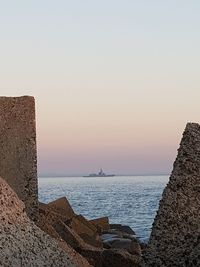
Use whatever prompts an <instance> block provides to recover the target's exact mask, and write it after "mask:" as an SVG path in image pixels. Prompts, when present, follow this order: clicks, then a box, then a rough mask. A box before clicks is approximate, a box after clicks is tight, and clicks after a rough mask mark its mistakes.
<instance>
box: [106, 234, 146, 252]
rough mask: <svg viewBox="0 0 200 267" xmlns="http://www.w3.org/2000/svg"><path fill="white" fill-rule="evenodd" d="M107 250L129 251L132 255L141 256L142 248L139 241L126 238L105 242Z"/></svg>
mask: <svg viewBox="0 0 200 267" xmlns="http://www.w3.org/2000/svg"><path fill="white" fill-rule="evenodd" d="M103 243H104V244H105V245H106V248H119V249H124V250H126V251H128V252H129V253H130V254H132V255H138V256H141V248H140V245H139V243H138V241H137V239H135V240H131V239H126V238H111V239H107V240H105V241H104V242H103Z"/></svg>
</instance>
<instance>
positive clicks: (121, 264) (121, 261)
mask: <svg viewBox="0 0 200 267" xmlns="http://www.w3.org/2000/svg"><path fill="white" fill-rule="evenodd" d="M140 260H141V259H140V257H139V256H136V255H131V254H129V253H128V252H127V251H125V250H120V249H106V250H104V251H103V252H102V262H103V267H139V266H140Z"/></svg>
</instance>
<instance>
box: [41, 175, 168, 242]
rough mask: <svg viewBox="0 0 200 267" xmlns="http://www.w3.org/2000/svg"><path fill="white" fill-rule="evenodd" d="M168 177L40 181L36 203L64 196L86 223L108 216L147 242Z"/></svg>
mask: <svg viewBox="0 0 200 267" xmlns="http://www.w3.org/2000/svg"><path fill="white" fill-rule="evenodd" d="M168 179H169V176H115V177H104V178H102V177H95V178H85V177H54V178H46V177H45V178H39V200H40V201H42V202H44V203H48V202H50V201H52V200H55V199H57V198H60V197H63V196H66V197H67V199H68V200H69V202H70V204H71V205H72V207H73V209H74V211H75V212H76V213H78V214H82V215H84V216H85V217H86V218H88V219H94V218H98V217H102V216H108V217H109V219H110V222H111V223H120V224H124V225H129V226H130V227H131V228H132V229H133V230H134V231H135V232H136V235H137V237H138V238H139V239H140V240H141V241H143V242H147V241H148V239H149V236H150V232H151V226H152V222H153V220H154V217H155V215H156V211H157V209H158V205H159V200H160V199H161V196H162V192H163V189H164V187H165V185H166V184H167V182H168Z"/></svg>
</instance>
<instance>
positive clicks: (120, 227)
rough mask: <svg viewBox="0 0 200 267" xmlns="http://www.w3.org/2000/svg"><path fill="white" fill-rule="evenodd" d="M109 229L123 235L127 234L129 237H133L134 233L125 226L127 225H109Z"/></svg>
mask: <svg viewBox="0 0 200 267" xmlns="http://www.w3.org/2000/svg"><path fill="white" fill-rule="evenodd" d="M110 229H113V230H117V231H120V232H123V233H127V234H129V235H135V232H134V231H133V230H132V229H131V227H130V226H127V225H122V224H110Z"/></svg>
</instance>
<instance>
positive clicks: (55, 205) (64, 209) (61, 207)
mask: <svg viewBox="0 0 200 267" xmlns="http://www.w3.org/2000/svg"><path fill="white" fill-rule="evenodd" d="M46 207H47V208H48V209H50V210H51V211H54V212H56V213H58V214H60V215H62V216H64V217H66V218H68V219H71V218H72V217H73V216H74V215H75V213H74V211H73V209H72V207H71V205H70V204H69V201H68V200H67V199H66V197H62V198H59V199H56V200H54V201H52V202H50V203H48V204H47V205H46Z"/></svg>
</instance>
